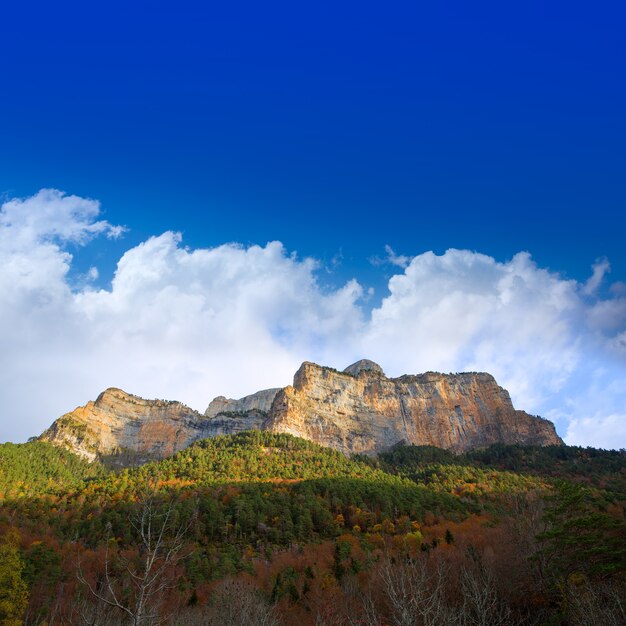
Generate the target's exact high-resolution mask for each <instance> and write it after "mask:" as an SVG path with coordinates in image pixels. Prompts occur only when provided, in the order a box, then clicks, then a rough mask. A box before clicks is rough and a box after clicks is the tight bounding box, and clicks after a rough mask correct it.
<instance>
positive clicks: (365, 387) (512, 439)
mask: <svg viewBox="0 0 626 626" xmlns="http://www.w3.org/2000/svg"><path fill="white" fill-rule="evenodd" d="M244 430H266V431H269V432H274V433H288V434H292V435H296V436H299V437H303V438H305V439H308V440H310V441H314V442H316V443H319V444H321V445H324V446H327V447H330V448H333V449H336V450H339V451H341V452H343V453H345V454H354V453H360V454H370V455H375V454H378V453H380V452H384V451H386V450H389V449H390V448H392V447H393V446H395V445H397V444H402V443H404V444H411V445H434V446H437V447H440V448H444V449H449V450H452V451H454V452H464V451H466V450H471V449H475V448H480V447H485V446H488V445H490V444H492V443H521V444H534V445H554V444H562V443H563V442H562V440H561V439H560V437H558V435H557V433H556V430H555V429H554V425H553V424H552V422H549V421H548V420H545V419H543V418H540V417H536V416H532V415H529V414H528V413H525V412H524V411H519V410H516V409H515V408H514V407H513V404H512V402H511V398H510V396H509V393H508V392H507V391H506V390H505V389H503V388H502V387H500V386H499V385H498V384H497V382H496V380H495V378H494V377H493V376H492V375H491V374H488V373H484V372H465V373H460V374H441V373H437V372H426V373H423V374H417V375H410V374H405V375H403V376H400V377H398V378H388V377H387V376H386V375H385V373H384V372H383V370H382V368H381V367H380V366H379V365H377V364H376V363H374V362H373V361H369V360H367V359H363V360H361V361H357V362H356V363H353V364H352V365H350V366H348V367H347V368H346V369H345V370H344V371H343V372H339V371H338V370H335V369H333V368H329V367H325V366H321V365H317V364H315V363H312V362H308V361H305V362H304V363H303V364H302V365H301V366H300V368H299V369H298V371H297V372H296V373H295V375H294V380H293V385H289V386H287V387H285V388H282V389H281V388H273V389H266V390H262V391H259V392H256V393H254V394H250V395H248V396H244V397H243V398H240V399H238V400H235V399H228V398H225V397H224V396H217V397H216V398H214V399H213V400H212V401H211V403H210V404H209V406H208V408H207V409H206V411H205V413H204V414H202V413H199V412H198V411H195V410H193V409H191V408H189V407H188V406H186V405H184V404H183V403H181V402H177V401H174V400H146V399H144V398H141V397H139V396H135V395H133V394H129V393H126V392H125V391H122V390H121V389H117V388H109V389H107V390H105V391H103V392H102V393H101V394H100V395H99V396H98V398H97V399H96V400H95V401H89V402H88V403H87V404H86V405H85V406H83V407H77V408H76V409H75V410H74V411H71V412H69V413H66V414H64V415H62V416H61V417H60V418H58V419H57V420H56V421H55V422H54V423H53V424H52V425H51V426H50V427H49V428H48V429H47V430H45V431H44V432H43V433H42V435H41V436H40V439H42V440H45V441H50V442H51V443H53V444H55V445H60V446H62V447H65V448H67V449H69V450H71V451H72V452H75V453H77V454H79V455H80V456H82V457H83V458H86V459H88V460H90V461H93V460H96V459H98V458H101V459H102V458H109V459H113V460H114V462H117V463H118V464H122V465H124V464H141V463H144V462H147V461H149V460H153V459H161V458H165V457H167V456H170V455H172V454H174V453H176V452H178V451H179V450H182V449H184V448H186V447H188V446H189V445H190V444H191V443H193V442H194V441H197V440H199V439H204V438H207V437H215V436H217V435H228V434H236V433H238V432H241V431H244Z"/></svg>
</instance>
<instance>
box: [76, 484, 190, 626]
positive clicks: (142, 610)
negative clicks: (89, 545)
mask: <svg viewBox="0 0 626 626" xmlns="http://www.w3.org/2000/svg"><path fill="white" fill-rule="evenodd" d="M156 485H157V482H156V481H154V482H152V483H150V484H148V485H147V487H146V488H145V489H144V490H143V491H142V493H141V494H140V497H139V500H138V504H137V507H136V509H135V512H134V513H133V514H132V515H131V516H130V518H129V520H128V521H129V523H130V526H131V527H132V529H133V531H134V534H135V536H136V539H137V545H136V546H135V548H136V550H134V551H133V552H134V553H133V554H125V553H124V552H123V551H121V550H119V548H117V547H116V545H115V540H114V539H113V538H111V537H110V528H109V537H108V539H107V545H106V554H105V559H104V573H103V577H102V578H103V580H102V579H101V581H100V582H99V583H95V582H94V581H92V580H89V579H88V577H87V576H85V574H84V573H83V570H82V567H80V566H79V572H78V578H79V580H80V582H81V583H82V584H83V585H84V586H85V587H86V588H87V589H88V590H89V592H90V594H91V596H92V597H93V598H94V599H95V601H96V602H97V603H98V604H100V605H102V606H103V607H106V608H109V609H111V608H112V609H115V610H116V612H117V613H118V614H119V615H121V616H122V617H125V620H126V623H128V624H130V625H131V626H156V625H158V624H162V623H164V622H165V621H166V617H165V616H163V615H162V614H161V602H162V599H163V595H164V593H165V591H166V590H167V589H169V588H171V587H173V586H174V585H175V583H176V569H177V568H176V565H177V563H178V562H179V561H180V560H181V558H182V556H183V554H182V549H183V546H184V541H185V537H186V535H187V532H188V531H189V529H190V527H191V524H192V522H193V517H194V516H193V515H192V517H191V518H190V519H187V520H186V521H181V520H180V519H178V516H177V508H176V504H177V502H176V501H175V500H174V499H173V498H170V499H169V500H168V501H166V502H163V501H162V499H161V498H160V497H159V494H158V491H157V486H156ZM194 515H195V514H194ZM90 619H91V618H89V617H87V616H84V617H83V622H84V623H86V624H94V623H95V622H91V621H89V620H90Z"/></svg>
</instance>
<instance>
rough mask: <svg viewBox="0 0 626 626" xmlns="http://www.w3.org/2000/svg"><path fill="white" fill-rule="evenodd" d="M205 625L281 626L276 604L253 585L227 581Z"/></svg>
mask: <svg viewBox="0 0 626 626" xmlns="http://www.w3.org/2000/svg"><path fill="white" fill-rule="evenodd" d="M202 624H203V626H242V625H243V624H245V625H246V626H279V624H280V621H279V618H278V615H277V612H276V608H275V606H274V605H273V604H271V603H270V602H268V601H267V600H266V599H265V598H264V597H263V596H262V595H261V593H260V592H259V590H258V589H256V588H254V587H253V586H252V585H250V584H246V583H245V582H242V581H238V580H232V579H227V580H224V581H223V582H222V583H221V584H220V586H219V587H218V588H217V589H216V591H215V593H214V594H213V597H212V602H211V606H210V607H209V609H208V611H206V612H205V617H204V620H203V622H202Z"/></svg>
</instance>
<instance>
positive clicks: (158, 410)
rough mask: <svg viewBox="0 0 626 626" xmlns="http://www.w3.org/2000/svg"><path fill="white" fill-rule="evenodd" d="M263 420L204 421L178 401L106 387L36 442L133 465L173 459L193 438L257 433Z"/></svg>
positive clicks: (253, 416)
mask: <svg viewBox="0 0 626 626" xmlns="http://www.w3.org/2000/svg"><path fill="white" fill-rule="evenodd" d="M264 419H265V415H262V414H258V413H254V412H249V413H247V414H242V415H218V416H216V417H214V418H212V419H208V418H206V417H205V416H203V415H201V414H200V413H198V412H197V411H194V410H193V409H190V408H189V407H188V406H185V405H184V404H181V403H180V402H170V401H167V400H144V399H143V398H140V397H138V396H133V395H131V394H128V393H126V392H124V391H122V390H121V389H114V388H111V389H107V390H106V391H104V392H103V393H101V394H100V395H99V396H98V399H97V400H96V401H95V402H92V401H90V402H88V403H87V404H86V405H85V406H83V407H78V408H77V409H75V410H74V411H72V412H71V413H66V414H65V415H63V416H62V417H60V418H59V419H58V420H56V421H55V422H54V423H53V424H52V426H50V428H48V430H46V431H45V432H44V433H43V434H42V435H41V439H44V440H47V441H51V442H52V443H55V444H57V445H61V446H63V447H65V448H68V449H69V450H72V451H73V452H75V453H76V454H79V455H80V456H82V457H84V458H87V459H89V460H91V461H93V460H95V459H96V458H112V459H113V460H114V461H115V459H117V461H118V462H119V463H120V464H138V463H144V462H146V461H148V460H150V459H161V458H164V457H166V456H169V455H171V454H174V453H175V452H178V451H179V450H182V449H183V448H186V447H187V446H188V445H190V444H191V443H193V442H194V441H196V440H198V439H204V438H206V437H215V436H216V435H228V434H232V433H236V432H240V431H242V430H250V429H255V428H259V427H260V426H261V424H262V422H263V421H264Z"/></svg>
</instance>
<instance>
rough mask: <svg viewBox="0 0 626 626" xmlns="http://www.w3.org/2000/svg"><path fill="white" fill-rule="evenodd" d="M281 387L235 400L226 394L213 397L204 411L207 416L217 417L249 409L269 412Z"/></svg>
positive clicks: (244, 411)
mask: <svg viewBox="0 0 626 626" xmlns="http://www.w3.org/2000/svg"><path fill="white" fill-rule="evenodd" d="M279 391H280V388H276V389H263V391H257V392H256V393H253V394H251V395H249V396H245V397H243V398H240V399H239V400H233V399H232V398H225V397H224V396H217V398H213V400H211V403H210V404H209V406H208V407H207V410H206V411H205V412H204V414H205V415H206V417H215V416H216V415H219V414H220V413H246V412H248V411H260V412H261V413H269V412H270V410H271V408H272V402H274V398H275V397H276V394H277V393H278V392H279Z"/></svg>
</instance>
